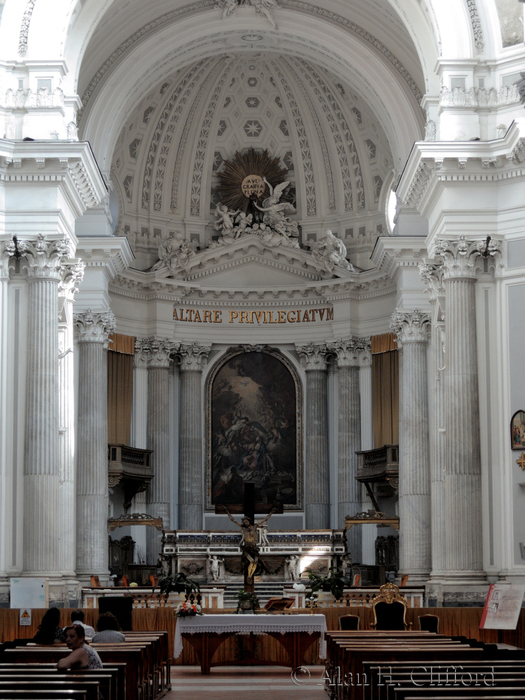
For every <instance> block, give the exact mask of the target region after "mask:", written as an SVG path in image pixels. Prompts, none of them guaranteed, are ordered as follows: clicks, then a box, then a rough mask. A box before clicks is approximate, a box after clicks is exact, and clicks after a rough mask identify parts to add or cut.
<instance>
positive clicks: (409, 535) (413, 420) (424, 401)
mask: <svg viewBox="0 0 525 700" xmlns="http://www.w3.org/2000/svg"><path fill="white" fill-rule="evenodd" d="M429 327H430V317H429V315H428V314H424V313H421V312H419V311H417V310H415V311H413V312H407V311H402V310H397V311H396V312H395V313H394V314H393V316H392V321H391V324H390V328H391V329H392V331H393V332H394V333H395V334H396V335H397V342H398V347H399V348H400V350H401V353H400V360H401V363H402V368H401V371H400V375H401V387H400V425H399V427H400V435H399V520H400V523H401V529H400V538H399V566H400V574H409V576H410V580H411V581H414V582H420V581H426V580H427V579H428V577H429V575H430V569H431V533H430V448H429V434H428V388H427V381H428V377H427V343H428V331H429Z"/></svg>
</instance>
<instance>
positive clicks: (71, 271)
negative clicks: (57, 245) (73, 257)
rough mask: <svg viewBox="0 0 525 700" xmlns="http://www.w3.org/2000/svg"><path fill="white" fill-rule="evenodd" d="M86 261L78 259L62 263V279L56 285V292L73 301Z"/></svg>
mask: <svg viewBox="0 0 525 700" xmlns="http://www.w3.org/2000/svg"><path fill="white" fill-rule="evenodd" d="M85 269H86V263H84V262H82V260H78V261H77V262H73V263H64V265H63V275H62V279H61V281H60V283H59V285H58V293H59V295H60V296H64V297H65V298H66V299H69V300H70V301H73V297H74V296H75V294H76V293H77V292H78V288H79V286H80V283H81V282H82V280H83V279H84V270H85Z"/></svg>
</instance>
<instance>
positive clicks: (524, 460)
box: [516, 452, 525, 471]
mask: <svg viewBox="0 0 525 700" xmlns="http://www.w3.org/2000/svg"><path fill="white" fill-rule="evenodd" d="M516 464H517V465H518V466H520V467H521V468H522V469H523V471H525V452H522V453H521V457H520V458H519V459H517V460H516Z"/></svg>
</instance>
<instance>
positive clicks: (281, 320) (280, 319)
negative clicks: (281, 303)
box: [279, 311, 286, 323]
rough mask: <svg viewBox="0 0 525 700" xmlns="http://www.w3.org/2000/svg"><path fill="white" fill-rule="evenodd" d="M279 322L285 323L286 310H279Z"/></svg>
mask: <svg viewBox="0 0 525 700" xmlns="http://www.w3.org/2000/svg"><path fill="white" fill-rule="evenodd" d="M279 323H286V311H279Z"/></svg>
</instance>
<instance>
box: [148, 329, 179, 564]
mask: <svg viewBox="0 0 525 700" xmlns="http://www.w3.org/2000/svg"><path fill="white" fill-rule="evenodd" d="M147 342H148V343H149V359H148V427H147V431H148V432H147V439H148V442H147V444H148V449H150V450H153V453H152V455H151V460H152V461H151V466H152V470H153V479H152V481H151V483H150V485H149V487H148V492H147V503H148V513H149V514H150V515H153V516H154V517H160V518H162V522H163V525H164V529H169V528H170V501H171V478H170V475H171V469H170V466H171V460H170V401H169V367H170V360H171V355H172V353H174V352H175V350H176V349H177V347H178V346H177V345H175V344H174V343H173V342H171V341H169V340H158V339H156V338H152V339H150V340H149V341H147ZM161 539H162V535H161V533H160V532H158V530H156V529H154V528H148V531H147V557H148V563H150V564H156V563H157V561H158V558H159V554H160V552H161Z"/></svg>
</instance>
